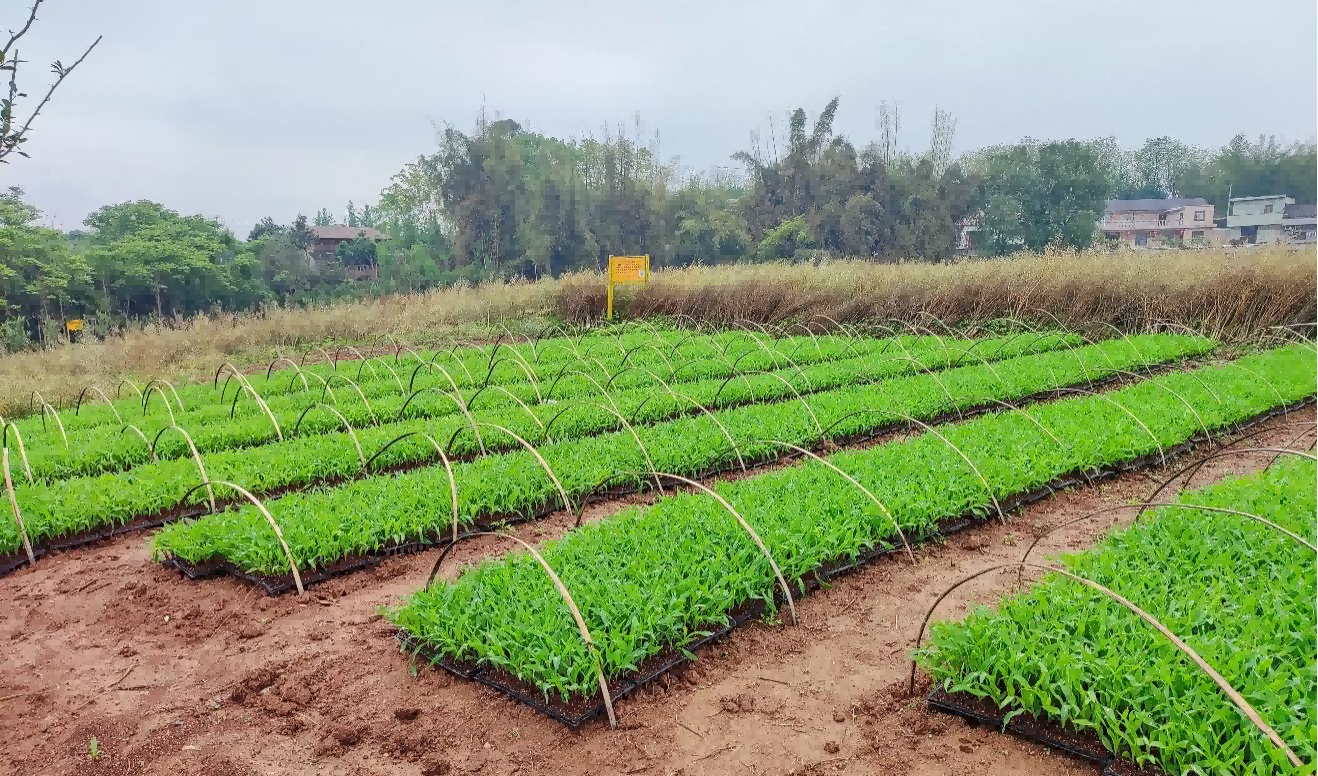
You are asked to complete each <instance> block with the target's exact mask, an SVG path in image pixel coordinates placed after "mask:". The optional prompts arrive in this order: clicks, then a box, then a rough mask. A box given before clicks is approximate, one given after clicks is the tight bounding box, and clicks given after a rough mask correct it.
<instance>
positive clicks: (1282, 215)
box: [1226, 194, 1318, 245]
mask: <svg viewBox="0 0 1318 776" xmlns="http://www.w3.org/2000/svg"><path fill="white" fill-rule="evenodd" d="M1226 227H1227V236H1228V239H1229V240H1230V241H1231V243H1232V244H1234V245H1274V244H1277V243H1285V244H1293V243H1310V242H1314V236H1315V235H1314V232H1315V227H1318V219H1315V217H1314V206H1313V205H1296V204H1295V200H1294V199H1293V198H1291V197H1288V196H1286V195H1285V194H1269V195H1267V196H1263V197H1233V198H1232V199H1231V201H1230V203H1229V204H1228V207H1227V215H1226Z"/></svg>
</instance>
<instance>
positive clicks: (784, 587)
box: [650, 472, 801, 625]
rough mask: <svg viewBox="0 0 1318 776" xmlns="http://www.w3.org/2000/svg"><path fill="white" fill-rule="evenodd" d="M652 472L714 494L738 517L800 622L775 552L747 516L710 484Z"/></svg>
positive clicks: (794, 622)
mask: <svg viewBox="0 0 1318 776" xmlns="http://www.w3.org/2000/svg"><path fill="white" fill-rule="evenodd" d="M650 474H653V475H655V476H658V477H667V478H669V479H673V480H677V481H678V482H681V483H684V484H686V485H689V486H691V487H693V488H699V489H700V490H702V491H704V492H705V494H706V495H709V496H712V497H713V498H714V500H716V501H718V503H719V504H721V505H722V506H723V508H724V509H726V510H727V511H728V512H730V513H731V514H732V516H733V517H735V518H736V519H737V522H738V523H739V524H740V525H741V527H742V529H743V530H744V531H746V533H747V534H749V535H750V537H751V541H753V542H755V546H756V547H759V548H760V552H762V553H764V557H765V559H766V560H768V561H769V566H770V567H771V568H772V569H773V575H774V576H775V577H777V579H778V588H779V589H780V590H782V593H783V597H784V598H786V599H787V608H788V609H789V610H790V611H791V613H792V624H793V625H798V624H800V622H801V620H800V618H798V617H797V616H796V602H795V601H793V600H792V590H791V588H790V587H789V586H788V584H787V580H786V579H784V578H783V572H782V571H781V570H779V568H778V562H777V561H775V560H774V559H773V553H771V552H769V548H768V547H766V546H765V544H764V540H762V539H761V538H760V535H759V534H758V533H756V532H755V529H754V528H752V527H751V524H750V523H748V522H746V518H744V517H742V516H741V514H740V513H739V512H737V510H736V509H735V508H734V507H733V506H732V505H731V504H729V503H728V500H727V499H725V498H723V497H722V496H720V495H719V494H717V493H715V492H714V491H713V490H712V489H710V488H709V487H708V486H705V485H702V484H701V483H699V482H696V481H695V480H691V479H687V478H686V477H683V476H681V475H677V474H669V473H667V472H650Z"/></svg>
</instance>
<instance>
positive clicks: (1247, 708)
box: [910, 562, 1303, 766]
mask: <svg viewBox="0 0 1318 776" xmlns="http://www.w3.org/2000/svg"><path fill="white" fill-rule="evenodd" d="M1013 566H1028V567H1030V568H1033V569H1038V570H1040V571H1047V572H1051V573H1053V574H1060V575H1062V576H1064V577H1066V578H1068V579H1071V580H1074V581H1076V582H1079V583H1080V584H1082V585H1084V586H1085V587H1088V588H1090V589H1091V590H1095V591H1097V592H1099V593H1101V594H1103V595H1105V596H1107V597H1108V598H1111V599H1112V600H1113V601H1116V602H1117V603H1119V604H1121V605H1122V606H1124V607H1126V608H1127V609H1129V610H1130V611H1131V612H1133V613H1134V614H1135V616H1137V617H1139V618H1140V619H1141V620H1144V621H1145V622H1147V623H1148V624H1149V625H1151V626H1153V628H1154V629H1155V630H1157V631H1158V633H1160V634H1162V635H1163V637H1165V638H1166V639H1167V640H1168V641H1170V642H1171V643H1172V644H1173V645H1175V646H1176V648H1177V649H1179V650H1181V652H1183V653H1185V655H1186V656H1187V657H1189V658H1190V659H1191V660H1192V661H1194V664H1195V665H1197V666H1198V667H1199V669H1200V670H1201V671H1203V672H1204V673H1206V674H1208V677H1209V678H1210V679H1212V680H1213V683H1214V684H1216V685H1217V686H1218V687H1219V688H1220V689H1221V690H1222V692H1224V693H1226V696H1227V697H1228V698H1230V699H1231V702H1232V703H1234V704H1235V706H1236V708H1237V709H1239V710H1240V712H1241V713H1242V714H1244V715H1245V716H1246V717H1247V718H1248V719H1249V721H1250V722H1253V723H1254V726H1255V727H1257V728H1258V729H1259V730H1260V731H1261V732H1262V733H1263V734H1264V735H1265V736H1267V737H1268V740H1269V741H1271V742H1272V743H1273V744H1275V745H1276V746H1277V748H1278V749H1280V750H1281V751H1283V752H1285V753H1286V757H1287V759H1289V760H1290V762H1291V764H1292V765H1295V766H1302V765H1303V763H1302V762H1301V761H1300V758H1298V757H1296V756H1295V753H1294V752H1292V751H1291V750H1290V748H1289V747H1287V746H1286V742H1284V741H1282V740H1281V736H1278V735H1277V731H1275V730H1273V729H1272V728H1271V727H1269V726H1268V723H1266V722H1264V721H1263V718H1262V717H1260V716H1259V714H1258V712H1257V711H1255V710H1254V707H1253V706H1251V705H1249V702H1248V701H1246V700H1245V699H1244V697H1242V696H1241V695H1240V693H1239V692H1236V689H1235V688H1234V687H1232V686H1231V684H1230V683H1229V682H1227V680H1226V679H1224V678H1223V677H1222V675H1221V674H1219V673H1218V672H1217V670H1216V669H1214V668H1213V667H1212V666H1211V665H1209V664H1208V661H1206V660H1204V659H1203V658H1202V657H1200V656H1199V653H1198V652H1195V651H1194V650H1193V649H1192V648H1191V647H1190V645H1189V644H1186V643H1185V642H1184V641H1182V640H1181V639H1180V637H1178V636H1177V635H1176V634H1175V633H1172V632H1171V630H1170V629H1169V628H1168V627H1167V626H1166V625H1163V624H1162V623H1161V622H1159V621H1158V620H1157V618H1155V617H1154V616H1153V615H1151V614H1149V613H1148V612H1146V611H1144V610H1143V609H1141V608H1139V607H1138V606H1136V605H1135V604H1133V603H1131V602H1130V601H1129V600H1128V599H1126V598H1125V597H1123V596H1122V595H1121V594H1119V593H1117V592H1116V591H1114V590H1112V589H1110V588H1108V587H1105V586H1103V585H1100V584H1099V583H1097V582H1094V581H1092V580H1089V579H1085V578H1084V577H1082V576H1079V575H1077V574H1072V573H1071V572H1069V571H1066V570H1064V569H1059V568H1055V567H1053V566H1045V565H1041V564H1038V563H1025V562H1020V563H1001V564H998V565H996V566H989V567H988V568H986V569H983V570H980V571H977V572H975V573H974V574H971V575H970V576H968V577H965V578H964V579H962V580H960V581H959V582H957V583H956V584H955V585H952V587H950V588H948V589H947V590H946V591H944V592H943V594H942V595H940V596H939V597H938V600H936V601H934V604H933V606H931V607H929V611H928V612H926V613H925V616H924V622H922V623H921V624H920V633H919V635H917V636H916V638H915V648H916V649H919V648H920V642H921V641H922V640H923V638H924V631H925V628H926V627H928V625H929V619H930V618H931V617H933V614H934V609H936V608H937V607H938V604H940V603H942V601H943V599H944V598H946V597H947V596H948V595H949V594H951V592H952V591H953V590H956V589H957V588H958V587H961V586H962V585H964V584H965V583H967V582H969V581H971V580H972V579H975V578H977V577H981V576H983V575H985V574H987V573H989V572H991V571H997V570H999V569H1004V568H1011V567H1013ZM915 668H916V665H915V661H914V660H912V661H911V681H910V691H911V692H915Z"/></svg>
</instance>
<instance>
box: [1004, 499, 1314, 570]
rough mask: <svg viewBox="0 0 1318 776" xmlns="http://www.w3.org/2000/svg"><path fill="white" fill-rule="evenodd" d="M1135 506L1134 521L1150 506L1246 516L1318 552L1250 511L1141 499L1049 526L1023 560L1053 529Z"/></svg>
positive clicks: (1032, 544) (1305, 542)
mask: <svg viewBox="0 0 1318 776" xmlns="http://www.w3.org/2000/svg"><path fill="white" fill-rule="evenodd" d="M1135 507H1139V510H1140V511H1139V514H1137V515H1135V520H1134V521H1133V522H1138V521H1139V518H1140V515H1143V514H1144V510H1145V509H1147V508H1149V507H1175V508H1177V509H1199V510H1203V511H1205V512H1220V513H1222V514H1226V515H1236V516H1237V517H1246V518H1249V519H1250V520H1253V521H1255V522H1257V523H1262V524H1263V525H1266V526H1267V527H1269V528H1271V529H1273V530H1274V531H1278V532H1280V533H1283V534H1285V535H1287V536H1289V537H1290V538H1292V539H1294V540H1295V541H1297V542H1299V543H1300V544H1303V545H1304V546H1305V547H1308V548H1309V549H1310V550H1313V551H1314V553H1315V554H1318V547H1315V546H1314V545H1313V544H1310V543H1309V542H1308V541H1307V540H1306V539H1304V537H1302V536H1300V535H1299V534H1296V533H1293V532H1291V531H1288V530H1287V529H1285V528H1283V527H1281V526H1280V525H1277V524H1276V523H1274V522H1272V521H1271V520H1268V519H1266V518H1263V517H1260V516H1259V515H1254V514H1250V513H1249V512H1241V511H1239V510H1235V509H1226V508H1225V507H1210V506H1205V505H1203V504H1185V503H1182V502H1179V501H1141V502H1140V503H1138V504H1118V505H1117V506H1114V507H1104V508H1103V509H1096V510H1094V511H1093V512H1090V513H1089V514H1087V515H1081V516H1080V517H1077V518H1075V519H1074V520H1067V521H1066V522H1065V523H1062V524H1061V525H1057V526H1054V527H1052V528H1049V529H1048V530H1047V531H1044V532H1043V533H1041V534H1039V535H1038V536H1036V537H1035V538H1034V541H1032V542H1030V546H1029V547H1028V548H1027V549H1026V550H1025V554H1024V555H1022V556H1021V560H1022V561H1026V560H1029V558H1030V552H1031V551H1033V550H1034V548H1035V546H1036V545H1038V544H1039V542H1040V541H1042V540H1043V539H1044V537H1046V536H1048V535H1049V534H1051V533H1052V532H1053V531H1057V530H1060V529H1062V528H1066V527H1067V526H1071V525H1075V524H1076V523H1079V522H1082V521H1084V520H1088V519H1089V518H1091V517H1095V516H1097V515H1103V514H1107V513H1109V512H1119V511H1121V510H1123V509H1133V508H1135Z"/></svg>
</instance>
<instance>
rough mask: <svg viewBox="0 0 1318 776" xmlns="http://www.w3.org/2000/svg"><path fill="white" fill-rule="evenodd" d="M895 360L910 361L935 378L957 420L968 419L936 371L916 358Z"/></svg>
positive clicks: (906, 357) (900, 357)
mask: <svg viewBox="0 0 1318 776" xmlns="http://www.w3.org/2000/svg"><path fill="white" fill-rule="evenodd" d="M893 358H895V359H897V360H899V361H910V362H911V363H913V364H915V365H916V366H918V367H919V368H921V369H923V370H924V371H925V374H927V375H929V377H931V378H933V381H934V383H936V384H937V385H938V387H939V388H941V389H942V390H943V395H944V396H946V397H947V405H948V406H949V407H951V408H952V411H953V412H955V413H956V417H957V420H965V419H966V416H965V414H964V413H962V412H961V405H960V404H959V403H958V402H957V400H956V397H955V396H953V395H952V392H951V391H949V390H948V389H947V385H946V384H945V383H944V382H943V380H942V378H940V377H939V376H938V374H937V373H936V372H934V370H932V369H930V368H929V367H927V366H925V365H924V363H923V362H921V361H920V360H919V359H916V358H910V357H908V356H893Z"/></svg>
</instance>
